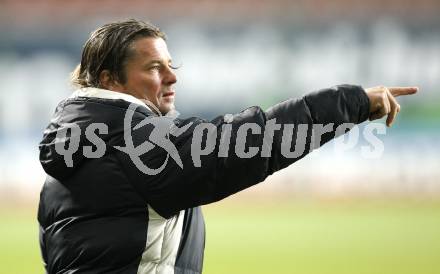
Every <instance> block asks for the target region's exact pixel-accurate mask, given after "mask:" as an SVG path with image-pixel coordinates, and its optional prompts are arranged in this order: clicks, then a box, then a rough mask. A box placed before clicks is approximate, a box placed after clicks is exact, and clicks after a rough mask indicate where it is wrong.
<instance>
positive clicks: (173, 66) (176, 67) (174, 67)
mask: <svg viewBox="0 0 440 274" xmlns="http://www.w3.org/2000/svg"><path fill="white" fill-rule="evenodd" d="M168 66H169V67H170V69H173V70H176V69H179V68H180V67H181V66H175V65H171V64H169V65H168Z"/></svg>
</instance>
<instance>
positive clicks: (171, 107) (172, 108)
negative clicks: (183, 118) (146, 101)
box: [159, 104, 176, 115]
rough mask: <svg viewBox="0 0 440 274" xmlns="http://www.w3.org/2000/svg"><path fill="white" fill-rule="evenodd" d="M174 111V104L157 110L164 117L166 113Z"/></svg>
mask: <svg viewBox="0 0 440 274" xmlns="http://www.w3.org/2000/svg"><path fill="white" fill-rule="evenodd" d="M175 109H176V108H175V107H174V104H167V105H165V106H163V107H161V108H160V109H159V110H160V112H161V113H162V115H165V114H167V113H168V112H170V111H173V110H175Z"/></svg>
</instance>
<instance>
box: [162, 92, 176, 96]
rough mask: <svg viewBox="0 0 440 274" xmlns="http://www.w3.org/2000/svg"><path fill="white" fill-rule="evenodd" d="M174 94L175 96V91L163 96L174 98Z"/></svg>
mask: <svg viewBox="0 0 440 274" xmlns="http://www.w3.org/2000/svg"><path fill="white" fill-rule="evenodd" d="M174 94H175V92H174V91H168V92H165V93H164V94H163V95H162V96H163V97H173V96H174Z"/></svg>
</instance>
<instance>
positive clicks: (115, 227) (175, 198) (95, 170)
mask: <svg viewBox="0 0 440 274" xmlns="http://www.w3.org/2000/svg"><path fill="white" fill-rule="evenodd" d="M129 105H130V102H127V101H125V100H120V99H105V98H97V97H82V96H79V97H74V98H69V99H66V100H64V101H62V102H61V103H60V104H59V105H58V107H57V109H56V111H55V114H54V116H53V119H52V120H51V122H50V124H49V125H48V127H47V129H46V130H45V132H44V136H43V140H42V141H41V143H40V147H39V148H40V161H41V164H42V166H43V168H44V170H45V171H46V173H47V179H46V181H45V183H44V186H43V189H42V191H41V197H40V205H39V211H38V220H39V223H40V246H41V250H42V255H43V259H44V262H45V266H46V270H47V272H48V273H136V272H138V273H188V274H189V273H201V270H202V263H203V250H204V244H205V243H204V239H205V231H204V222H203V216H202V214H201V210H200V208H199V206H201V205H204V204H208V203H213V202H216V201H219V200H221V199H223V198H225V197H227V196H229V195H231V194H234V193H236V192H238V191H241V190H243V189H245V188H248V187H250V186H252V185H255V184H257V183H259V182H261V181H263V180H264V179H265V178H266V177H267V176H269V175H271V174H272V173H274V172H275V171H277V170H280V169H282V168H285V167H287V166H289V165H290V164H292V163H293V162H295V161H296V160H298V159H300V158H302V157H304V156H305V155H306V154H307V153H308V152H309V151H310V146H311V141H310V140H311V138H312V136H311V134H312V130H311V125H312V124H328V123H333V129H336V127H337V126H338V125H340V124H343V123H353V124H357V123H360V122H363V121H365V120H366V119H367V118H368V112H369V101H368V97H367V96H366V94H365V92H364V90H363V89H362V88H361V87H359V86H350V85H342V86H337V87H333V88H330V89H324V90H321V91H318V92H314V93H310V94H308V95H306V96H305V97H303V98H302V99H299V100H297V99H290V100H287V101H284V102H282V103H279V104H277V105H275V106H273V107H271V108H270V109H269V110H267V111H263V110H261V109H260V108H259V107H251V108H248V109H246V110H244V111H242V112H240V113H238V114H235V115H233V117H232V119H231V117H227V118H225V117H224V116H219V117H217V118H215V119H214V120H212V121H211V122H210V123H211V124H212V125H214V126H215V127H216V129H217V130H216V131H215V132H214V131H211V133H209V134H214V135H216V136H211V137H214V139H215V140H216V143H215V148H214V150H213V151H212V153H210V154H208V155H206V156H201V166H200V167H195V166H194V162H193V158H192V155H191V142H192V140H193V134H194V132H195V128H196V127H197V126H198V125H200V124H201V123H205V122H207V121H205V120H203V119H200V118H189V119H180V118H175V119H173V120H172V122H173V123H174V124H175V125H176V126H177V127H179V128H183V127H185V126H189V128H188V129H187V130H186V131H184V132H183V133H181V134H180V135H178V136H177V137H176V136H173V135H169V140H170V141H171V142H172V144H174V146H175V148H176V149H177V151H178V154H179V156H180V158H181V161H182V164H183V168H181V167H180V166H179V164H178V163H177V162H176V161H174V160H173V159H172V158H171V157H169V153H168V152H167V151H165V150H164V149H163V148H161V147H159V146H153V147H154V148H150V149H149V150H148V151H147V152H146V153H145V154H143V155H140V160H141V161H142V163H144V164H145V165H146V166H149V167H160V166H161V165H162V164H163V163H164V162H165V160H166V159H167V157H168V158H169V159H168V161H167V164H166V165H165V168H164V169H163V171H162V172H160V173H159V174H157V175H148V174H145V173H143V172H142V171H141V170H139V169H138V168H137V167H136V165H135V164H134V163H133V161H132V159H131V158H130V156H129V155H128V154H127V153H125V152H123V151H121V150H120V149H118V147H124V146H126V145H127V143H126V140H125V139H124V118H126V113H127V109H128V108H129ZM132 114H133V119H132V120H131V123H130V124H129V126H130V130H131V137H132V140H133V143H134V146H135V147H137V146H138V145H140V144H142V143H144V142H145V141H146V140H150V139H149V136H150V134H151V132H152V130H153V128H152V126H151V125H149V124H146V125H143V126H141V127H139V128H136V126H137V125H138V124H139V123H140V122H141V121H143V120H144V119H145V118H146V117H152V116H154V115H155V114H154V113H153V112H151V111H150V110H149V109H148V108H146V107H145V106H138V107H137V108H136V109H135V111H134V112H133V113H132ZM271 119H276V123H277V124H281V129H280V130H276V131H274V134H273V142H272V145H271V147H270V151H271V153H270V157H267V155H266V156H265V157H263V156H262V155H261V149H260V152H259V153H258V154H257V155H256V156H254V157H251V158H248V159H246V158H241V157H238V156H237V155H236V154H235V153H234V148H235V140H236V139H235V137H236V135H237V131H238V129H239V127H240V125H243V124H245V123H254V124H256V125H258V126H260V127H261V128H262V129H264V126H265V125H266V122H267V121H269V120H271ZM92 123H103V124H105V125H107V128H108V131H107V132H106V131H102V132H97V131H94V134H96V135H97V136H99V138H100V139H102V140H103V143H102V144H104V146H105V152H104V154H103V155H102V156H101V157H98V158H90V157H86V156H84V148H85V147H89V149H90V147H91V148H92V151H94V150H95V151H96V149H97V148H98V145H97V144H98V143H97V142H93V141H92V140H90V138H87V136H86V134H85V132H86V130H87V127H88V126H89V125H90V124H92ZM72 124H75V125H76V126H77V128H79V129H80V131H76V132H74V131H72V130H71V131H67V134H64V135H65V138H62V137H63V136H64V135H63V134H60V133H61V131H64V133H66V128H68V127H71V125H72ZM225 124H230V125H231V126H230V127H231V128H232V130H231V131H230V132H231V138H230V140H231V141H230V144H229V148H230V149H229V154H228V155H227V156H224V155H223V156H222V157H219V155H218V151H219V149H220V148H219V146H220V139H221V136H222V131H223V130H224V128H223V125H225ZM285 124H294V125H296V126H295V127H294V128H293V132H292V136H293V138H292V140H291V145H292V146H291V147H292V150H293V148H294V147H295V141H296V137H297V134H298V128H299V127H298V125H299V124H307V125H309V126H310V127H309V129H308V130H307V139H306V146H305V150H304V152H303V153H301V154H300V155H298V157H295V158H288V157H285V155H283V153H282V147H281V146H282V141H281V140H282V133H283V128H284V125H285ZM78 132H79V133H80V135H79V134H78ZM57 133H58V134H59V135H58V138H57ZM89 133H90V132H89ZM75 134H76V135H75ZM60 136H61V137H60ZM334 136H335V130H332V131H331V132H328V133H325V134H324V135H323V136H322V138H321V140H320V144H324V143H325V142H327V141H329V140H331V139H332V138H334ZM74 138H78V139H76V140H79V142H78V145H77V147H78V149H77V151H76V152H75V153H73V155H72V157H71V162H70V163H71V164H70V167H69V166H68V164H66V158H65V157H64V155H60V153H59V152H57V148H58V151H59V149H60V148H68V147H69V146H72V145H73V146H76V143H75V142H76V141H75V140H74ZM205 139H206V138H205ZM284 145H285V144H284ZM57 146H58V147H57ZM262 146H268V143H266V142H265V139H264V134H263V132H261V133H260V134H251V133H250V132H249V133H248V134H247V137H246V147H258V148H262ZM312 146H314V147H315V146H317V144H316V143H315V144H314V145H313V144H312ZM266 149H267V148H266ZM86 150H87V149H86ZM158 242H160V243H161V244H157V243H158Z"/></svg>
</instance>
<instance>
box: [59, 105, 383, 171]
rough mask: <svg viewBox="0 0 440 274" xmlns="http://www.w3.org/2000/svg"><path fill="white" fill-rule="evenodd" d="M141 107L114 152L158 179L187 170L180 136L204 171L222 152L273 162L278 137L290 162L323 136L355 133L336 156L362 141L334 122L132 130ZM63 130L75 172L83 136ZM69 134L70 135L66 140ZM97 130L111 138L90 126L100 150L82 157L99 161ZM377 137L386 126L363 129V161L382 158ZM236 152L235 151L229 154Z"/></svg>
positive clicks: (157, 121)
mask: <svg viewBox="0 0 440 274" xmlns="http://www.w3.org/2000/svg"><path fill="white" fill-rule="evenodd" d="M138 107H141V106H140V105H137V104H134V103H132V104H130V106H129V107H128V109H127V111H126V113H125V116H124V130H123V131H124V133H123V134H124V142H125V146H114V148H115V149H117V150H119V151H121V152H123V153H126V154H127V155H128V156H129V158H130V160H131V161H132V162H133V164H134V165H135V166H136V167H137V168H138V169H139V170H140V171H141V172H143V173H144V174H147V175H157V174H159V173H160V172H162V171H163V170H164V168H165V167H166V166H167V164H168V162H169V160H170V158H171V160H173V161H175V162H176V164H177V165H178V166H179V167H180V168H181V169H183V168H185V167H184V165H183V161H182V158H181V156H182V155H180V154H179V148H178V147H176V144H175V143H173V141H172V140H173V139H174V140H175V139H176V138H179V137H181V138H187V139H191V142H190V145H191V149H190V154H191V155H183V157H191V160H192V164H193V165H194V167H201V166H202V159H201V157H202V156H205V155H210V154H211V153H217V157H219V158H224V157H229V156H231V154H232V153H235V155H236V156H237V157H239V158H243V159H248V158H252V157H271V156H272V150H273V147H274V136H275V132H278V133H280V134H281V138H276V142H280V143H279V146H280V153H281V155H282V156H283V157H286V158H298V157H300V156H302V155H304V153H305V152H306V148H307V147H308V149H309V151H307V152H310V151H312V150H314V149H317V148H319V147H320V145H321V139H322V136H323V135H324V134H334V136H335V137H338V136H341V135H344V134H345V133H346V132H347V131H348V130H351V131H350V132H349V133H348V134H346V135H347V136H348V141H347V142H346V141H344V139H341V138H338V139H336V140H335V142H334V147H335V150H336V151H345V150H347V149H348V146H350V147H354V146H355V145H356V144H357V143H358V142H359V140H360V139H361V138H360V135H361V134H360V129H359V127H358V126H356V125H355V124H352V123H344V124H340V125H338V126H337V127H336V129H335V125H334V124H333V123H329V124H325V125H323V124H312V125H309V124H277V123H276V121H275V119H271V120H268V121H266V123H265V124H264V126H261V125H259V124H257V123H242V124H240V125H239V127H238V129H237V128H236V129H234V132H233V125H234V119H235V118H234V115H232V114H226V115H224V116H223V123H221V124H220V125H217V126H216V125H214V124H212V123H207V122H203V123H199V122H198V123H195V122H188V123H186V124H184V125H183V126H181V127H178V126H177V125H176V123H175V117H168V116H148V117H146V118H145V119H143V120H142V121H140V122H139V123H137V124H135V125H133V116H134V113H135V111H136V109H137V108H138ZM63 126H64V127H63V128H62V129H60V130H59V131H58V132H57V134H56V139H55V150H56V152H57V153H58V154H60V155H62V156H63V157H64V162H65V164H66V166H68V167H72V166H73V159H72V157H73V154H74V153H76V152H77V151H78V149H79V145H80V138H81V134H82V132H81V129H80V127H79V126H78V125H77V124H74V123H69V124H65V125H63ZM147 126H148V128H149V129H150V128H151V130H148V132H149V135H148V136H145V137H142V142H141V143H140V144H139V145H137V146H135V142H134V140H133V136H134V135H133V131H135V130H139V129H141V128H142V127H147ZM69 131H70V136H69V137H67V135H68V132H69ZM96 131H97V132H98V133H99V134H101V135H102V134H108V125H106V124H104V123H92V124H89V125H88V126H87V127H86V129H85V138H86V139H87V140H88V141H90V142H91V143H92V144H93V145H94V147H95V149H94V148H93V147H92V146H83V147H82V150H83V151H82V152H83V155H84V157H86V158H91V159H92V158H100V157H103V156H104V154H105V152H106V147H107V146H106V143H105V142H104V140H102V139H101V138H100V137H99V136H98V135H97V134H96V133H95V132H96ZM183 134H185V136H184V137H183V136H182V135H183ZM375 134H381V135H384V134H386V127H385V125H384V124H380V123H369V124H368V125H366V126H365V127H364V128H363V130H362V137H363V138H364V139H365V140H366V141H367V143H368V145H365V146H363V147H362V148H361V156H362V157H365V158H379V157H380V156H381V155H382V154H383V151H384V144H383V142H382V141H381V140H380V139H379V138H378V137H377V136H376V135H375ZM250 135H255V136H256V137H257V138H261V137H262V142H261V143H262V144H261V146H260V147H258V146H252V145H251V144H247V141H248V140H251V139H252V138H249V136H250ZM278 136H279V135H278ZM232 138H235V140H234V142H233V143H234V144H235V145H231V141H232ZM144 139H145V140H144ZM185 143H188V142H185ZM307 144H309V146H307ZM276 145H278V143H277V144H276ZM216 148H217V151H216ZM231 148H232V150H233V151H230V150H231ZM153 149H160V150H162V151H163V153H166V157H165V160H164V161H163V163H162V164H161V165H160V166H159V167H156V168H151V167H149V166H148V163H146V162H144V161H143V160H142V158H141V157H142V156H144V155H148V153H151V152H152V150H153ZM215 151H216V152H215ZM145 158H148V157H145ZM145 158H144V159H145Z"/></svg>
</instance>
